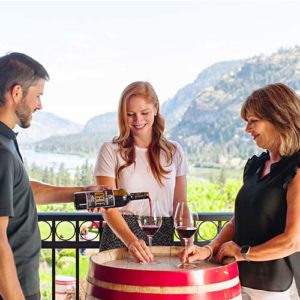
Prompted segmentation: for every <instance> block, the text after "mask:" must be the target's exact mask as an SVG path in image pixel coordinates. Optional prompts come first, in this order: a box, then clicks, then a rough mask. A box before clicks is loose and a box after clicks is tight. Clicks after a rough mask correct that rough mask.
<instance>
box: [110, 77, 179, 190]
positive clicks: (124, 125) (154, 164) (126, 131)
mask: <svg viewBox="0 0 300 300" xmlns="http://www.w3.org/2000/svg"><path fill="white" fill-rule="evenodd" d="M137 96H138V97H142V98H144V99H145V101H146V102H147V103H152V104H153V105H154V107H155V108H156V109H157V114H156V116H155V117H154V123H153V126H152V140H151V143H150V145H149V146H148V151H147V156H148V157H147V158H148V160H149V164H150V168H151V171H152V173H153V175H154V177H155V179H156V180H157V182H158V183H159V185H161V186H162V185H163V183H162V179H163V178H166V177H167V176H166V175H167V174H168V173H170V171H167V170H165V169H164V168H163V167H162V165H161V161H160V157H161V154H162V153H164V154H165V157H166V161H167V163H168V164H169V165H170V164H171V163H172V160H173V156H174V153H175V151H176V146H175V145H174V144H173V143H171V142H169V141H168V140H167V139H166V138H165V137H164V135H163V132H164V129H165V121H164V119H163V117H162V115H161V114H160V112H159V101H158V97H157V95H156V92H155V90H154V88H153V86H152V85H151V84H150V83H149V82H145V81H136V82H133V83H131V84H129V85H128V86H127V87H126V88H125V89H124V91H123V93H122V95H121V97H120V101H119V109H118V123H119V136H117V137H115V138H114V139H113V143H115V144H118V147H119V152H120V154H121V156H122V158H123V159H124V160H125V164H123V165H121V166H118V167H117V170H116V173H117V177H119V176H120V173H121V171H122V170H123V169H124V168H126V167H128V166H130V165H132V164H134V163H135V159H136V153H135V147H134V140H133V137H132V134H131V131H130V128H129V125H128V122H127V103H128V101H129V100H130V99H131V98H132V97H137Z"/></svg>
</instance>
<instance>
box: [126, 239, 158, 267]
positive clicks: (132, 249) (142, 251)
mask: <svg viewBox="0 0 300 300" xmlns="http://www.w3.org/2000/svg"><path fill="white" fill-rule="evenodd" d="M127 248H128V251H129V253H130V254H132V255H133V256H134V257H135V259H136V260H137V261H138V262H141V263H143V262H147V263H148V262H151V261H153V254H152V253H151V251H150V250H149V248H148V246H147V245H146V243H145V241H144V240H134V241H132V242H131V243H129V245H128V247H127Z"/></svg>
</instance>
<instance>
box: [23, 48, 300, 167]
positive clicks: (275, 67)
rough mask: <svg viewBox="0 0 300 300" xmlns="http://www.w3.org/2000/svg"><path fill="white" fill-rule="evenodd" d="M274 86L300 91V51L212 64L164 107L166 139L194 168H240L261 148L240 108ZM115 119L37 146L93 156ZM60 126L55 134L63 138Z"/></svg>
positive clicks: (102, 118) (98, 120) (99, 119)
mask: <svg viewBox="0 0 300 300" xmlns="http://www.w3.org/2000/svg"><path fill="white" fill-rule="evenodd" d="M274 82H284V83H286V84H288V85H289V86H290V87H292V88H293V89H295V90H296V91H300V47H297V46H296V47H294V48H290V49H279V50H278V51H277V52H276V53H274V54H272V55H268V56H267V55H259V56H254V57H250V58H248V59H244V60H237V61H231V62H221V63H218V64H214V65H212V66H211V67H209V68H207V69H205V70H204V71H203V72H201V73H200V74H199V76H198V77H197V78H196V79H195V81H194V82H193V83H191V84H188V85H186V86H185V87H183V88H181V89H180V90H179V91H178V92H177V93H176V95H175V96H174V97H173V98H172V99H170V100H169V101H167V102H166V103H165V104H164V105H163V106H162V112H163V114H164V116H165V118H166V119H167V127H168V137H170V138H171V139H173V140H177V141H179V142H180V143H181V144H182V146H183V147H184V149H185V151H186V153H187V155H188V159H189V161H190V162H192V163H194V164H195V165H196V166H209V167H219V166H220V165H226V166H235V167H240V166H242V165H243V164H244V162H245V159H247V158H248V157H249V156H251V155H252V154H254V153H257V152H260V151H261V150H259V149H257V147H256V146H255V144H254V143H253V142H252V141H251V139H250V138H249V136H248V135H247V134H245V131H244V128H245V123H244V122H243V121H242V120H241V118H240V107H241V105H242V102H243V101H244V99H245V98H246V97H247V96H248V95H249V94H250V93H251V92H252V91H253V90H254V89H257V88H259V87H262V86H264V85H266V84H269V83H274ZM39 114H41V113H38V114H36V116H38V115H39ZM116 119H117V114H116V113H115V112H111V113H107V114H103V115H98V116H95V117H94V118H92V119H90V120H89V121H88V122H87V124H86V125H85V126H84V128H83V129H82V132H80V133H78V131H77V133H76V134H71V135H70V134H69V135H64V136H56V137H49V138H48V139H47V140H44V141H39V142H38V143H36V144H35V146H36V148H37V149H38V150H40V151H55V152H63V153H80V154H82V153H92V154H93V155H94V154H95V153H96V152H97V151H98V149H99V146H100V144H101V143H102V142H103V141H107V140H111V139H112V138H113V137H114V136H115V135H116V134H117V120H116ZM168 122H170V124H171V125H170V124H169V123H168ZM41 123H42V124H41V125H45V124H48V125H49V126H48V127H47V129H45V131H46V132H47V133H48V134H49V135H50V133H49V127H52V126H51V122H50V121H48V122H45V121H43V122H41ZM169 125H170V126H169ZM62 127H64V126H59V128H58V129H56V130H54V131H53V133H55V134H57V132H59V133H60V134H62V131H61V129H62ZM26 131H27V130H26ZM53 133H52V134H53Z"/></svg>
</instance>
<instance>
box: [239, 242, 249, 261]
mask: <svg viewBox="0 0 300 300" xmlns="http://www.w3.org/2000/svg"><path fill="white" fill-rule="evenodd" d="M249 252H250V246H242V247H241V255H242V256H243V259H244V260H245V261H249V259H248V254H249Z"/></svg>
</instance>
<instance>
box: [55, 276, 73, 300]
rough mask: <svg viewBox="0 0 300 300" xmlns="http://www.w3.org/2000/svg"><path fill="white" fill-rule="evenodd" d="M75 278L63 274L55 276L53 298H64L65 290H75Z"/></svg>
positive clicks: (58, 299) (60, 299)
mask: <svg viewBox="0 0 300 300" xmlns="http://www.w3.org/2000/svg"><path fill="white" fill-rule="evenodd" d="M75 285H76V278H75V277H71V276H65V275H57V276H56V277H55V299H56V300H65V299H66V294H67V291H69V292H72V291H75Z"/></svg>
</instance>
